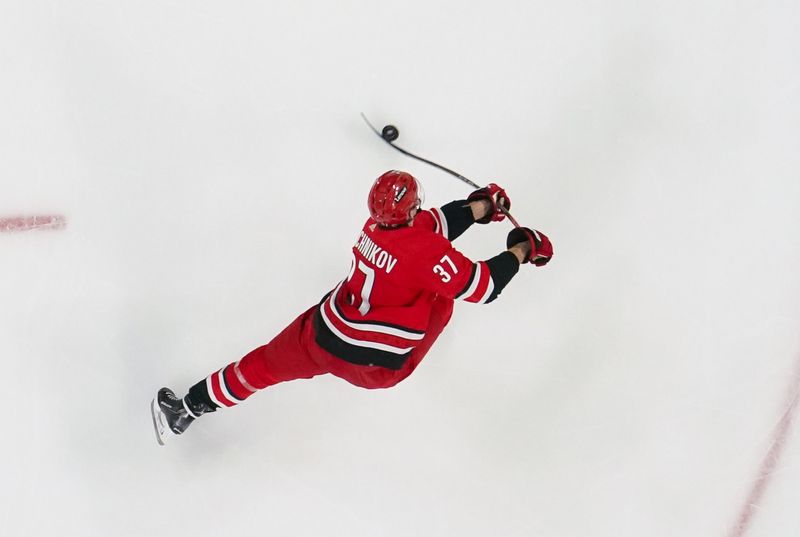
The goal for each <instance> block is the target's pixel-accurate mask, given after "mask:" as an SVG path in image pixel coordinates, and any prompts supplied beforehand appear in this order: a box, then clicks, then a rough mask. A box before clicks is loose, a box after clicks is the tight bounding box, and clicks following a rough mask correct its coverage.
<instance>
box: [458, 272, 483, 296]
mask: <svg viewBox="0 0 800 537" xmlns="http://www.w3.org/2000/svg"><path fill="white" fill-rule="evenodd" d="M477 270H478V264H477V263H473V264H472V272H471V273H470V275H469V280H467V285H465V286H464V288H463V289H462V290H461V292H460V293H458V294H457V295H456V300H458V299H459V298H461V296H462V295H463V294H464V293H466V292H467V289H469V286H470V285H472V280H474V279H475V271H477Z"/></svg>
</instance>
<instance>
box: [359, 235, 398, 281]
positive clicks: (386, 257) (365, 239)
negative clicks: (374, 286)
mask: <svg viewBox="0 0 800 537" xmlns="http://www.w3.org/2000/svg"><path fill="white" fill-rule="evenodd" d="M355 248H356V250H358V251H359V252H361V255H363V256H364V257H366V258H367V261H369V262H370V263H372V264H373V265H375V266H376V267H378V268H379V269H382V270H385V271H386V274H389V273H390V272H392V269H393V268H394V266H395V265H396V264H397V258H395V257H394V256H393V255H392V254H390V253H389V252H387V251H386V250H384V249H383V248H381V247H380V246H378V245H377V244H375V243H374V242H372V239H370V238H369V236H368V235H367V234H366V233H364V232H363V231H362V232H361V235H360V236H359V237H358V240H357V241H356V244H355Z"/></svg>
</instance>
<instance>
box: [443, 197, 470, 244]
mask: <svg viewBox="0 0 800 537" xmlns="http://www.w3.org/2000/svg"><path fill="white" fill-rule="evenodd" d="M439 210H440V211H442V214H443V215H444V217H445V218H446V219H447V240H449V241H454V240H456V239H457V238H458V237H460V236H461V234H462V233H464V232H465V231H466V230H467V229H469V227H470V226H471V225H472V224H474V223H475V218H474V217H473V216H472V209H470V207H469V202H468V201H467V200H456V201H451V202H450V203H448V204H447V205H442V206H441V207H440V208H439Z"/></svg>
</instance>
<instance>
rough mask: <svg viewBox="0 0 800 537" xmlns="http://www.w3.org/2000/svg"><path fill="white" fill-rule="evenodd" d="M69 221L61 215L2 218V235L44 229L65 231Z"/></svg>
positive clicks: (0, 228) (0, 223) (0, 224)
mask: <svg viewBox="0 0 800 537" xmlns="http://www.w3.org/2000/svg"><path fill="white" fill-rule="evenodd" d="M65 227H67V219H66V217H65V216H64V215H61V214H43V215H36V216H0V233H13V232H17V231H31V230H37V229H38V230H42V229H64V228H65Z"/></svg>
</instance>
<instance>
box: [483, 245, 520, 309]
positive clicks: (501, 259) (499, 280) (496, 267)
mask: <svg viewBox="0 0 800 537" xmlns="http://www.w3.org/2000/svg"><path fill="white" fill-rule="evenodd" d="M486 265H488V267H489V275H490V276H491V278H492V281H494V290H493V291H492V294H491V295H489V298H488V299H486V302H485V303H486V304H488V303H489V302H491V301H492V300H494V299H495V298H497V297H498V296H499V295H500V292H501V291H502V290H503V288H504V287H505V286H506V285H508V282H510V281H511V278H513V277H514V275H515V274H516V273H517V272H519V260H518V259H517V256H515V255H514V254H512V253H511V252H509V251H508V250H506V251H505V252H501V253H499V254H498V255H496V256H494V257H493V258H491V259H487V260H486Z"/></svg>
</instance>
